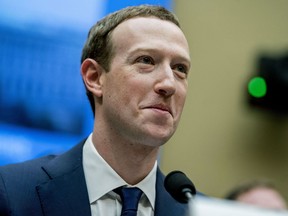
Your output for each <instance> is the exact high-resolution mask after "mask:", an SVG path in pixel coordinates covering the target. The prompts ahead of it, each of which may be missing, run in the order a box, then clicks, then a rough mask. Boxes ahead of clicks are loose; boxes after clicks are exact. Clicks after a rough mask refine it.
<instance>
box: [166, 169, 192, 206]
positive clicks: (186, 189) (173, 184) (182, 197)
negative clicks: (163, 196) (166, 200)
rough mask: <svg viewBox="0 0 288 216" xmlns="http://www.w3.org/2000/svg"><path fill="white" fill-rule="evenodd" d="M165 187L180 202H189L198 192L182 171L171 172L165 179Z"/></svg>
mask: <svg viewBox="0 0 288 216" xmlns="http://www.w3.org/2000/svg"><path fill="white" fill-rule="evenodd" d="M164 187H165V188H166V190H167V191H168V193H170V195H171V196H172V197H173V198H174V199H175V200H177V201H178V202H180V203H188V202H190V201H191V200H192V198H193V196H194V195H195V194H196V188H195V186H194V184H193V183H192V181H191V180H190V179H189V178H188V177H187V176H186V175H185V174H184V173H183V172H181V171H172V172H170V173H169V174H168V175H167V176H166V178H165V180H164Z"/></svg>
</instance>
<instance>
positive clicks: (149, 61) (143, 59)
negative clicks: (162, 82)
mask: <svg viewBox="0 0 288 216" xmlns="http://www.w3.org/2000/svg"><path fill="white" fill-rule="evenodd" d="M136 62H137V63H143V64H151V65H154V60H153V58H152V57H150V56H141V57H139V58H137V60H136Z"/></svg>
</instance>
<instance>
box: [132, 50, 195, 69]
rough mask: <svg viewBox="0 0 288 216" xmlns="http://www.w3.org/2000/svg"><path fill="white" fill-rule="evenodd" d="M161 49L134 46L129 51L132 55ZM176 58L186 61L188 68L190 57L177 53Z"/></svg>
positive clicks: (156, 51) (155, 51)
mask: <svg viewBox="0 0 288 216" xmlns="http://www.w3.org/2000/svg"><path fill="white" fill-rule="evenodd" d="M160 51H161V49H160V48H159V49H158V48H155V47H153V48H143V47H138V48H137V47H136V48H135V49H133V50H132V51H131V52H130V56H133V55H134V54H135V53H139V52H140V53H141V52H143V53H145V52H146V53H158V52H160ZM176 58H177V59H179V60H180V61H184V62H186V63H187V64H188V67H189V69H190V68H191V59H190V57H188V58H187V57H186V56H184V55H178V56H177V57H176ZM129 59H130V57H129Z"/></svg>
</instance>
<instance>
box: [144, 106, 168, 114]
mask: <svg viewBox="0 0 288 216" xmlns="http://www.w3.org/2000/svg"><path fill="white" fill-rule="evenodd" d="M146 108H147V109H156V110H159V111H161V112H168V113H170V115H171V116H173V114H172V110H171V108H170V107H169V106H167V105H165V104H154V105H152V106H148V107H146Z"/></svg>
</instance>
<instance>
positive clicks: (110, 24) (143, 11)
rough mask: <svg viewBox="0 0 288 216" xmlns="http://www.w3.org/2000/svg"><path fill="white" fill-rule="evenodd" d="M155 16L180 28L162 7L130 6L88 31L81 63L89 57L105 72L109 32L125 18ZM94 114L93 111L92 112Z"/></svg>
mask: <svg viewBox="0 0 288 216" xmlns="http://www.w3.org/2000/svg"><path fill="white" fill-rule="evenodd" d="M151 16H152V17H156V18H158V19H161V20H166V21H170V22H172V23H174V24H175V25H177V26H178V27H179V28H180V24H179V21H178V18H177V17H176V16H175V14H173V13H172V12H170V11H168V10H167V9H165V8H164V7H161V6H155V5H139V6H130V7H126V8H124V9H121V10H119V11H116V12H114V13H111V14H109V15H107V16H105V17H104V18H103V19H101V20H100V21H98V22H97V23H96V24H95V25H94V26H92V28H91V29H90V31H89V33H88V38H87V40H86V43H85V45H84V47H83V50H82V57H81V63H82V62H83V61H84V60H85V59H87V58H91V59H94V60H95V61H97V63H98V64H100V65H101V66H102V67H103V68H104V69H105V71H106V72H108V71H109V69H110V63H111V59H112V58H113V55H114V52H113V44H112V42H111V32H112V31H113V30H114V29H115V28H116V27H117V26H118V25H119V24H120V23H122V22H124V21H125V20H128V19H131V18H134V17H151ZM86 93H87V96H88V99H89V102H90V105H91V107H92V111H93V113H94V112H95V104H94V97H93V94H92V93H91V92H89V91H88V90H87V88H86ZM94 114H95V113H94Z"/></svg>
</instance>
